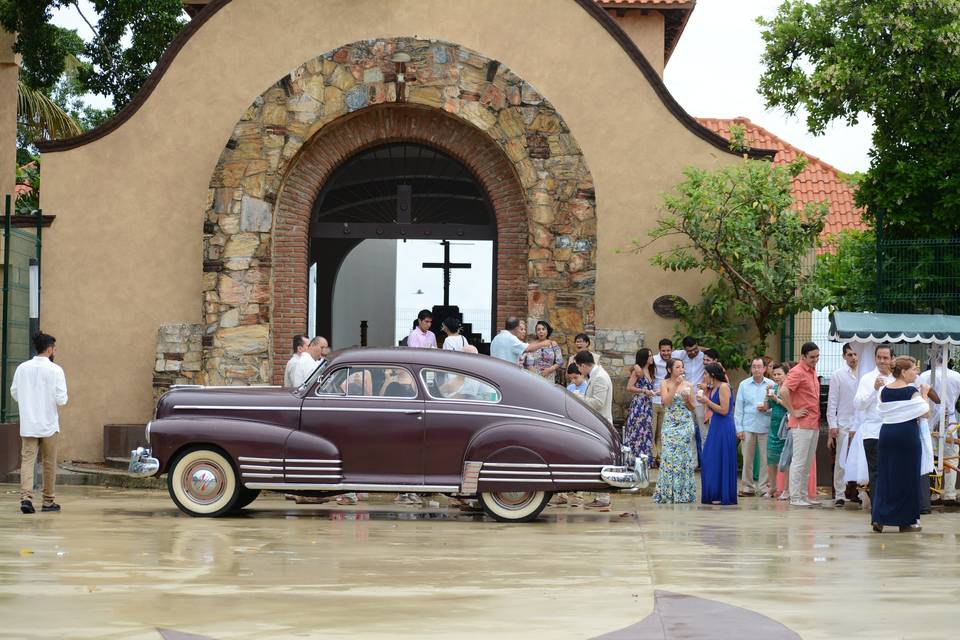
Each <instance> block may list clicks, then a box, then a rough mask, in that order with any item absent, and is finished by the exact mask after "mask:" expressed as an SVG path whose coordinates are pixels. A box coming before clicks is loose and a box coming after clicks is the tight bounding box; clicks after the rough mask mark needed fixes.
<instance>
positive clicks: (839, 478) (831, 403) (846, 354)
mask: <svg viewBox="0 0 960 640" xmlns="http://www.w3.org/2000/svg"><path fill="white" fill-rule="evenodd" d="M843 361H844V364H843V365H842V366H841V367H840V368H839V369H837V370H836V371H834V372H833V375H832V376H830V391H829V393H828V394H827V426H828V427H829V428H830V439H829V440H827V445H828V446H830V447H833V448H834V451H835V462H834V464H833V497H834V506H837V507H842V506H843V505H844V496H845V494H846V485H847V483H846V482H845V481H844V469H843V467H844V460H845V459H846V456H847V448H848V444H849V442H850V434H851V433H855V432H856V430H857V425H856V424H855V423H854V420H855V417H856V407H855V406H854V398H855V397H856V395H857V386H858V381H857V364H858V363H859V359H858V357H857V352H856V351H854V350H853V347H852V346H850V343H849V342H848V343H847V344H845V345H843Z"/></svg>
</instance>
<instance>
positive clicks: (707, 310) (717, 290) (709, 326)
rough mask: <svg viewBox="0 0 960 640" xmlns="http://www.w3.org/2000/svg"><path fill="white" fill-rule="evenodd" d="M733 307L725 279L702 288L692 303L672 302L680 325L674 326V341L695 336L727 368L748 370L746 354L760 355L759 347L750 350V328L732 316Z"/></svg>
mask: <svg viewBox="0 0 960 640" xmlns="http://www.w3.org/2000/svg"><path fill="white" fill-rule="evenodd" d="M734 306H735V303H734V298H733V292H732V290H731V289H730V285H729V284H727V282H726V281H725V280H718V281H717V282H715V283H713V284H710V285H707V286H706V287H704V288H703V289H702V290H701V291H700V302H698V303H696V304H690V303H688V302H686V301H684V300H679V299H678V300H676V309H677V315H678V317H679V318H680V324H678V325H676V326H674V342H675V343H676V344H680V342H681V341H682V340H683V338H684V337H685V336H696V337H697V339H698V340H699V341H700V344H702V345H705V346H708V347H710V348H711V349H715V350H716V351H717V353H718V354H719V355H720V362H722V363H723V365H724V367H726V368H727V369H743V370H746V369H748V368H749V367H750V355H763V354H762V352H761V350H760V349H759V348H754V349H753V350H751V345H750V344H749V341H748V339H747V336H748V334H749V330H750V327H749V325H748V323H747V322H744V319H743V318H742V317H738V316H736V315H735V313H734Z"/></svg>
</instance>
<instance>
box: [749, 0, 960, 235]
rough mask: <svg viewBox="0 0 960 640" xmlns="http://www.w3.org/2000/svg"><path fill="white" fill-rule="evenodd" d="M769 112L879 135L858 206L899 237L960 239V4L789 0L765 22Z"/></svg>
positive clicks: (819, 127)
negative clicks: (861, 123) (867, 123)
mask: <svg viewBox="0 0 960 640" xmlns="http://www.w3.org/2000/svg"><path fill="white" fill-rule="evenodd" d="M759 23H760V24H761V25H762V27H763V38H764V41H765V43H766V49H765V52H764V55H763V64H764V66H765V71H764V73H763V76H762V77H761V80H760V88H759V90H760V93H761V94H762V95H763V97H764V99H765V100H766V103H767V106H768V107H771V108H773V107H779V108H782V109H784V110H785V111H786V112H787V113H789V114H797V113H806V118H807V127H808V128H809V130H810V131H811V132H812V133H823V131H824V129H825V127H826V126H827V124H828V123H830V122H832V121H835V120H841V121H846V122H848V123H851V124H855V123H856V122H857V121H858V120H859V119H860V118H861V117H862V116H863V114H867V115H869V116H870V117H871V118H872V120H873V122H874V125H875V131H874V134H873V148H872V150H871V152H870V169H869V171H867V173H866V175H865V176H864V177H863V180H862V182H861V183H860V185H859V189H858V191H857V203H858V204H859V205H860V206H864V207H866V210H867V216H868V217H870V218H871V219H876V218H877V217H880V218H882V220H883V225H884V228H885V229H886V228H888V225H889V228H891V230H892V232H893V233H895V234H896V235H898V236H899V237H910V236H916V237H925V236H945V235H955V234H957V233H958V232H960V154H957V153H956V149H957V148H958V147H960V127H958V126H957V123H958V122H960V0H870V1H869V2H865V1H864V0H818V1H817V2H813V1H812V0H785V1H784V2H783V4H782V5H781V6H780V9H779V11H778V13H777V15H776V16H775V17H774V18H773V19H771V20H763V19H760V20H759Z"/></svg>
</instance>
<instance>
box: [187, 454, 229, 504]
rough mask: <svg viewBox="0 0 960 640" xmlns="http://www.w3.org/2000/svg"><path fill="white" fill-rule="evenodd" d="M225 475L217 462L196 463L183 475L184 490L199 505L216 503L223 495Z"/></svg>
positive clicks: (204, 461) (201, 461) (202, 461)
mask: <svg viewBox="0 0 960 640" xmlns="http://www.w3.org/2000/svg"><path fill="white" fill-rule="evenodd" d="M224 475H225V474H224V472H223V469H222V468H221V467H220V465H218V464H216V463H215V462H211V461H210V460H200V461H197V462H194V463H193V464H191V465H190V467H189V468H187V469H186V471H185V472H184V474H183V490H184V492H185V493H186V494H187V496H189V498H190V500H192V501H193V502H195V503H197V504H210V503H211V502H216V501H217V500H218V499H219V498H220V496H222V495H223V487H224V484H225V483H224Z"/></svg>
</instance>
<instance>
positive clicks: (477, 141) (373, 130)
mask: <svg viewBox="0 0 960 640" xmlns="http://www.w3.org/2000/svg"><path fill="white" fill-rule="evenodd" d="M399 141H408V142H419V143H422V144H426V145H428V146H431V147H434V148H436V149H439V150H441V151H443V152H445V153H447V154H449V155H450V156H452V157H454V158H456V159H457V160H459V161H460V162H462V163H463V164H464V166H465V167H466V168H467V169H468V170H470V171H471V172H472V173H473V175H474V177H475V178H476V179H477V182H478V183H479V184H480V185H481V186H482V187H483V189H484V190H485V191H486V193H487V195H488V197H489V198H490V202H491V204H492V206H493V210H494V213H495V216H496V224H497V265H496V272H497V282H496V287H497V323H498V325H500V324H502V322H503V321H504V320H505V319H506V317H507V316H508V315H511V314H525V313H526V310H527V286H528V273H527V256H528V243H527V213H526V197H525V194H524V190H523V188H522V186H521V184H520V181H519V179H518V177H517V174H516V171H515V169H514V167H513V164H512V162H511V161H510V159H509V158H508V157H507V156H506V154H505V153H504V152H503V150H502V149H500V147H498V146H497V144H496V143H495V142H494V141H493V140H491V139H490V137H489V136H487V135H485V134H484V133H483V132H481V131H480V130H478V129H476V128H475V127H473V126H471V125H469V124H467V123H465V122H463V121H461V120H458V119H456V118H455V117H453V116H450V115H448V114H446V113H444V112H443V111H439V110H436V109H430V108H426V107H419V106H416V105H402V104H394V105H379V106H376V107H371V108H369V109H366V110H363V111H360V112H355V113H353V114H351V115H349V116H345V117H343V118H340V119H339V120H336V121H335V122H334V123H332V124H330V125H327V126H326V127H323V128H322V129H321V130H320V132H319V133H317V134H316V135H315V136H314V137H313V138H311V139H310V140H309V141H308V142H307V143H305V144H304V146H303V148H302V150H301V152H300V154H299V155H298V156H297V157H296V158H295V159H294V160H293V161H292V163H291V167H290V169H289V170H288V173H287V175H286V178H285V179H284V182H283V185H282V188H281V191H280V193H279V194H278V195H277V204H276V209H275V218H274V228H273V233H274V245H273V260H272V264H273V270H274V276H273V287H272V289H273V291H272V294H273V295H272V299H273V318H272V327H273V337H272V349H271V352H272V353H271V355H272V356H273V357H272V359H271V361H272V363H273V373H272V378H273V380H274V382H277V381H278V380H280V379H282V377H283V366H284V363H285V358H284V354H285V353H286V352H287V351H288V350H289V345H290V343H291V340H292V338H293V336H294V335H296V334H297V333H300V332H302V331H303V330H304V327H306V325H307V300H306V287H305V284H306V283H307V273H308V267H309V247H310V218H311V213H312V210H313V205H314V202H315V201H316V198H317V195H318V194H319V193H320V190H321V189H322V188H323V185H324V183H325V182H326V180H327V178H329V176H330V175H331V174H332V173H333V171H334V170H336V168H337V167H339V166H340V165H342V164H343V163H344V162H345V161H347V160H348V159H349V158H351V157H353V156H354V155H356V154H357V153H359V152H361V151H363V150H365V149H368V148H370V147H373V146H377V145H380V144H384V143H389V142H399ZM293 292H297V293H293Z"/></svg>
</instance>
